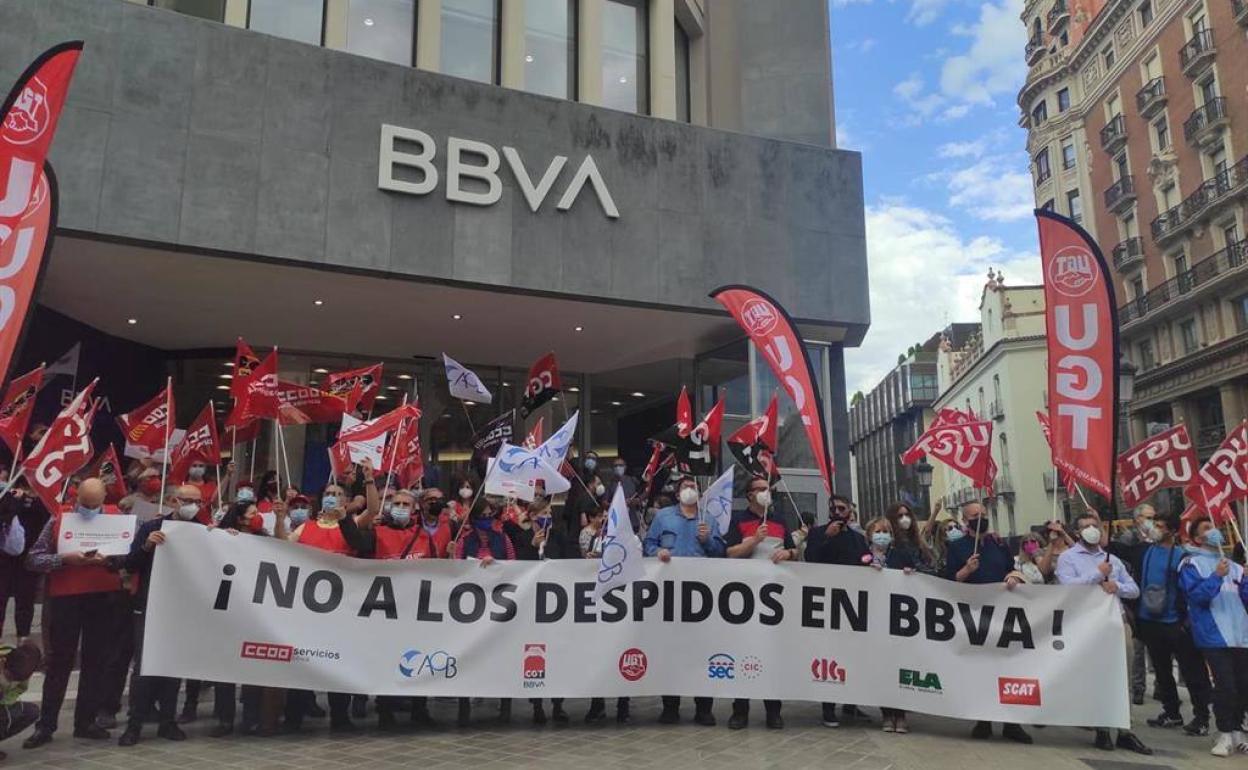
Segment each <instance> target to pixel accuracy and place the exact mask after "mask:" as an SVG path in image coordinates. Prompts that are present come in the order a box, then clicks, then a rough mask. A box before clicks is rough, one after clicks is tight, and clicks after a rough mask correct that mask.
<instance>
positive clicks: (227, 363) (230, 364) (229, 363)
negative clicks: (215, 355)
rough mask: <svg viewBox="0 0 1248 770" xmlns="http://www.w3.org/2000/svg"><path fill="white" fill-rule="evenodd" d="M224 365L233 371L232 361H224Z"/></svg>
mask: <svg viewBox="0 0 1248 770" xmlns="http://www.w3.org/2000/svg"><path fill="white" fill-rule="evenodd" d="M225 365H226V366H227V367H229V368H230V369H233V368H234V362H233V361H226V362H225Z"/></svg>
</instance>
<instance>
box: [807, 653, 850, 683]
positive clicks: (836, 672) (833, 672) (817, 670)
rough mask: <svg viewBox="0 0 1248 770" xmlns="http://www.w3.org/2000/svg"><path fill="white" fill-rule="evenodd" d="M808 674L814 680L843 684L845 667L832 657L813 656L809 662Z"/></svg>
mask: <svg viewBox="0 0 1248 770" xmlns="http://www.w3.org/2000/svg"><path fill="white" fill-rule="evenodd" d="M810 675H811V677H813V678H814V680H815V681H816V682H822V683H824V684H845V667H844V666H842V665H840V664H839V663H837V662H836V661H835V660H833V659H832V658H815V659H814V660H812V661H811V662H810Z"/></svg>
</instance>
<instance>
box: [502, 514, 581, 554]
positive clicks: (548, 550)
mask: <svg viewBox="0 0 1248 770" xmlns="http://www.w3.org/2000/svg"><path fill="white" fill-rule="evenodd" d="M535 526H536V525H535ZM533 531H534V530H533V528H529V529H525V528H524V527H522V526H520V525H519V524H516V523H514V522H507V523H506V524H504V525H503V532H504V533H506V535H507V536H508V537H510V538H511V542H512V545H514V546H515V548H516V559H517V560H519V561H538V560H539V559H540V558H544V559H577V558H580V556H581V547H580V544H579V543H578V544H575V545H572V546H569V543H570V541H569V540H568V536H567V533H565V532H564V531H563V529H562V528H561V527H559V526H558V525H557V524H555V523H554V522H552V523H551V526H550V528H549V529H548V530H547V531H546V547H545V548H543V549H542V551H541V554H540V556H539V554H538V550H537V546H535V545H533Z"/></svg>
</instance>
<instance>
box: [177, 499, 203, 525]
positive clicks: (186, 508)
mask: <svg viewBox="0 0 1248 770" xmlns="http://www.w3.org/2000/svg"><path fill="white" fill-rule="evenodd" d="M198 515H199V503H183V504H182V505H181V506H179V507H178V518H179V519H181V520H182V521H190V520H191V519H193V518H195V517H196V516H198Z"/></svg>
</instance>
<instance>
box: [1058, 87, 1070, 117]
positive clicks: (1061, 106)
mask: <svg viewBox="0 0 1248 770" xmlns="http://www.w3.org/2000/svg"><path fill="white" fill-rule="evenodd" d="M1069 109H1070V89H1069V88H1063V89H1062V90H1060V91H1058V92H1057V111H1058V112H1065V111H1066V110H1069Z"/></svg>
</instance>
